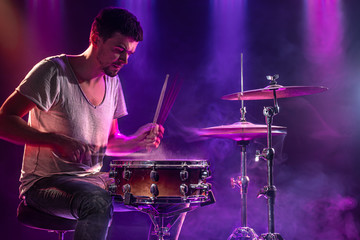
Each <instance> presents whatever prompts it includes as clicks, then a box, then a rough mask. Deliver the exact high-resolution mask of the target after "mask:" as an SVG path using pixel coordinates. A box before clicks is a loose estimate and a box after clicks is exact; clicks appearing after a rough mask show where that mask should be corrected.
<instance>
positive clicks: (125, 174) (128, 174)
mask: <svg viewBox="0 0 360 240" xmlns="http://www.w3.org/2000/svg"><path fill="white" fill-rule="evenodd" d="M130 178H131V171H130V170H128V169H126V168H125V169H124V171H123V179H125V180H126V181H129V180H130Z"/></svg>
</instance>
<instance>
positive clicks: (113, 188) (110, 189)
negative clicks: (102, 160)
mask: <svg viewBox="0 0 360 240" xmlns="http://www.w3.org/2000/svg"><path fill="white" fill-rule="evenodd" d="M109 192H111V193H113V194H116V192H117V185H116V184H111V185H110V186H109Z"/></svg>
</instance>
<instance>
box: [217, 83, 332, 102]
mask: <svg viewBox="0 0 360 240" xmlns="http://www.w3.org/2000/svg"><path fill="white" fill-rule="evenodd" d="M273 90H275V91H276V97H277V98H289V97H297V96H304V95H311V94H315V93H320V92H324V91H326V90H328V88H326V87H313V86H287V87H284V86H281V85H277V84H276V85H269V86H267V87H265V88H260V89H255V90H249V91H244V92H237V93H232V94H229V95H225V96H223V97H222V98H221V99H224V100H262V99H273V98H274V93H273Z"/></svg>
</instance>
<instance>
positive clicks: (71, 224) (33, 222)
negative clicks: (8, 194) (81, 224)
mask: <svg viewBox="0 0 360 240" xmlns="http://www.w3.org/2000/svg"><path fill="white" fill-rule="evenodd" d="M17 218H18V220H19V222H21V223H22V224H24V225H25V226H27V227H30V228H34V229H39V230H46V231H48V232H55V233H57V234H58V239H59V240H64V234H65V233H66V232H69V231H74V230H75V227H76V220H72V219H66V218H61V217H56V216H53V215H50V214H47V213H44V212H41V211H38V210H37V209H35V208H32V207H30V206H27V205H26V203H25V202H24V200H23V201H21V202H20V204H19V206H18V209H17Z"/></svg>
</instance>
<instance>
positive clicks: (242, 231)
mask: <svg viewBox="0 0 360 240" xmlns="http://www.w3.org/2000/svg"><path fill="white" fill-rule="evenodd" d="M237 143H238V145H239V146H240V147H241V176H238V178H237V179H234V178H231V185H232V187H233V188H234V187H235V186H236V187H239V188H240V195H241V227H238V228H236V229H235V230H234V231H233V232H232V234H231V235H230V236H229V238H228V240H257V239H258V235H257V234H256V233H255V231H254V230H253V229H252V228H250V227H248V226H247V190H248V185H249V181H250V180H249V177H248V176H246V146H247V145H248V144H249V141H248V140H243V141H238V142H237Z"/></svg>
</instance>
